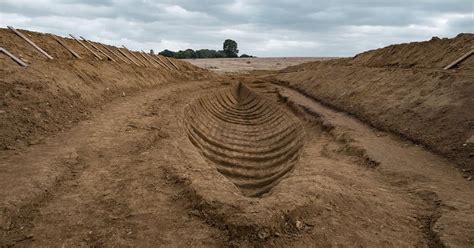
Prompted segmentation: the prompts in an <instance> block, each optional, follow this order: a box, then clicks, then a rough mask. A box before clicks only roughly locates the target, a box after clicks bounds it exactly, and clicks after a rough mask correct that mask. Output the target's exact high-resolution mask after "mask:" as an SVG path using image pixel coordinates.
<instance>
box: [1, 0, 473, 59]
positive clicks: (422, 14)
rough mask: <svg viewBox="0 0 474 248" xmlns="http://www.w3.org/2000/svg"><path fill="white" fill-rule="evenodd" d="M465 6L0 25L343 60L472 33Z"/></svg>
mask: <svg viewBox="0 0 474 248" xmlns="http://www.w3.org/2000/svg"><path fill="white" fill-rule="evenodd" d="M473 22H474V11H473V2H472V1H470V0H451V1H445V0H443V1H441V0H431V1H428V0H417V1H405V2H400V1H375V0H365V1H357V2H356V1H348V0H332V1H328V0H325V1H302V0H294V1H291V0H273V1H270V0H264V1H257V0H234V1H218V0H203V1H191V0H174V1H172V0H163V1H152V0H141V1H132V0H99V1H98V0H94V1H93V0H86V1H80V0H36V1H35V0H2V1H0V25H1V26H6V25H13V26H17V27H20V28H26V29H33V30H37V31H42V32H54V33H58V34H63V35H64V34H67V33H71V32H72V33H74V32H78V33H80V34H81V35H84V36H87V37H90V38H91V39H96V40H98V41H103V42H108V43H112V44H116V45H119V44H121V43H127V44H126V45H129V46H130V47H132V48H134V49H144V50H146V49H150V48H153V49H154V50H162V49H165V48H172V49H185V48H188V47H190V48H193V49H200V48H211V49H220V48H221V45H222V42H223V40H224V39H226V38H231V39H235V40H236V41H237V42H238V43H239V48H240V51H241V52H243V53H248V54H255V55H257V56H349V55H353V54H355V53H358V52H361V51H363V50H366V49H372V48H377V47H381V46H385V45H388V44H391V43H398V42H407V41H411V40H420V39H429V38H430V37H431V36H443V37H444V36H450V37H452V36H455V35H456V34H457V33H459V32H473V26H474V23H473Z"/></svg>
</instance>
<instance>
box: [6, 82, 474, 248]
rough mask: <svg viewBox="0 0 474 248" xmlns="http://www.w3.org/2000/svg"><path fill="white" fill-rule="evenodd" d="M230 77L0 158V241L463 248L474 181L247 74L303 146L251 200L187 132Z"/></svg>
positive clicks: (133, 101)
mask: <svg viewBox="0 0 474 248" xmlns="http://www.w3.org/2000/svg"><path fill="white" fill-rule="evenodd" d="M234 81H235V82H236V80H233V79H230V78H229V79H228V80H227V82H226V83H221V82H220V81H219V82H217V81H212V80H211V81H205V80H203V81H188V82H182V83H181V84H165V85H164V86H162V87H160V88H155V89H152V90H149V91H147V92H141V93H139V94H137V95H136V96H129V97H124V98H119V99H116V100H114V101H113V102H111V103H109V104H107V105H105V106H103V107H102V108H101V109H97V110H95V111H93V113H92V114H91V116H90V118H88V119H87V120H84V121H82V122H79V123H78V124H77V125H76V126H74V127H72V128H71V129H70V130H68V131H65V132H63V133H59V134H57V135H55V136H51V137H49V138H46V139H45V140H44V141H43V142H41V143H39V144H35V145H32V146H30V147H27V148H24V149H18V150H13V151H11V150H6V151H1V152H0V157H1V160H0V161H1V162H0V169H1V173H0V175H1V177H2V178H1V179H2V180H0V188H2V189H7V190H2V191H1V192H0V194H1V195H0V196H1V199H3V200H2V205H1V208H2V212H1V216H0V224H1V226H2V234H1V238H0V241H1V242H0V244H1V246H2V247H3V246H5V247H10V246H43V247H44V246H48V247H56V246H107V247H108V246H163V247H189V246H193V247H223V246H244V247H245V246H257V247H259V246H260V247H286V246H289V245H291V246H294V247H308V246H316V247H329V246H349V247H353V246H362V247H382V246H383V247H402V246H404V247H407V246H418V247H443V246H453V247H470V246H471V247H472V245H473V244H474V225H473V223H474V213H473V209H474V208H473V201H474V200H473V199H474V186H473V184H472V182H470V181H466V180H464V179H463V178H462V175H460V174H459V173H458V172H457V171H456V170H455V169H454V168H453V166H452V165H451V162H450V161H447V160H446V159H443V158H441V157H439V156H437V155H434V154H432V153H430V152H428V151H426V150H424V149H423V148H422V147H419V146H416V145H414V144H412V143H410V142H408V141H406V140H402V139H400V138H398V137H396V136H394V135H391V134H389V133H385V132H380V131H378V130H375V129H373V128H371V127H369V126H367V125H365V124H364V123H361V122H360V121H358V120H356V119H354V118H352V117H350V116H347V115H346V114H344V113H340V112H337V111H334V110H332V109H329V108H327V107H324V106H323V105H321V104H318V103H317V102H315V101H314V100H312V99H310V98H308V97H306V96H304V95H302V94H300V93H298V92H296V91H294V90H291V89H288V88H284V87H281V86H278V85H274V84H273V83H272V82H271V81H262V80H252V79H250V80H246V79H242V81H244V83H245V85H247V86H248V87H249V89H250V90H251V91H252V92H255V94H257V95H258V96H259V97H261V98H262V99H265V102H269V103H268V104H271V105H273V106H274V107H268V110H269V111H270V110H271V111H273V112H271V113H275V112H274V111H276V112H278V111H277V110H272V109H273V108H276V109H280V110H279V111H283V112H285V113H288V114H290V115H292V116H293V117H292V118H296V119H297V122H298V123H299V125H301V127H302V128H303V129H304V132H305V135H304V138H303V139H304V146H303V147H302V148H301V154H300V155H299V158H298V160H297V161H296V162H295V163H294V164H293V165H292V166H291V168H290V170H288V171H286V172H285V174H284V175H282V176H281V177H279V178H278V179H277V180H276V181H272V184H271V186H272V187H271V188H269V189H268V190H266V191H265V192H264V193H263V194H259V195H258V196H257V197H248V196H247V195H246V194H245V191H242V189H241V187H239V185H238V183H237V184H236V181H235V180H231V179H229V177H228V176H226V175H225V173H222V170H219V166H217V165H216V163H215V162H213V161H209V160H208V159H207V158H206V156H203V155H204V154H203V153H202V152H203V150H202V149H200V147H199V146H196V145H195V144H193V143H192V142H191V140H190V139H189V131H187V128H186V125H187V124H186V123H188V121H189V120H188V119H187V118H188V117H187V115H186V114H185V109H186V107H188V106H190V105H191V104H193V103H192V101H191V99H199V98H202V97H204V96H209V95H211V94H210V93H217V92H222V91H226V90H228V89H231V87H232V83H234ZM248 102H249V103H250V105H248V107H249V108H245V109H250V110H252V109H253V108H254V109H253V110H256V109H260V107H259V106H258V104H255V105H252V102H253V101H248ZM190 103H191V104H190ZM211 105H212V104H211ZM211 105H206V106H208V107H209V108H214V107H213V106H211ZM220 106H221V107H225V105H220ZM265 106H266V105H263V107H262V108H267V107H265ZM214 110H215V109H214ZM200 111H201V110H200ZM202 111H204V110H202ZM206 111H207V110H206ZM253 112H254V111H253ZM265 113H266V112H265V111H264V112H262V116H263V117H262V118H264V119H265V120H267V118H269V120H272V118H273V117H272V116H273V115H274V114H268V116H267V114H265ZM254 114H255V113H254ZM273 122H275V121H273ZM250 124H251V123H250ZM293 126H294V125H293ZM284 130H286V129H281V130H279V131H278V132H283V131H284ZM288 130H290V129H288ZM290 141H291V140H290ZM224 143H225V142H224ZM295 144H297V143H295ZM219 149H220V148H219ZM219 149H217V148H213V152H217V151H219ZM272 150H275V149H272ZM242 151H243V153H244V155H245V153H246V152H247V153H248V152H251V151H247V150H242ZM242 151H241V153H242ZM289 151H290V152H292V151H291V150H289ZM277 154H281V153H277ZM292 154H293V153H292ZM237 155H239V154H237ZM239 156H243V155H242V154H240V155H239ZM262 156H263V157H268V155H267V154H263V155H262V154H260V155H259V157H254V158H253V159H255V158H259V159H261V158H262ZM230 161H231V162H232V161H234V160H230ZM275 164H276V165H278V166H280V165H282V164H281V163H275ZM283 164H285V165H286V163H283ZM282 168H288V167H282ZM237 181H238V180H237ZM273 182H275V183H273Z"/></svg>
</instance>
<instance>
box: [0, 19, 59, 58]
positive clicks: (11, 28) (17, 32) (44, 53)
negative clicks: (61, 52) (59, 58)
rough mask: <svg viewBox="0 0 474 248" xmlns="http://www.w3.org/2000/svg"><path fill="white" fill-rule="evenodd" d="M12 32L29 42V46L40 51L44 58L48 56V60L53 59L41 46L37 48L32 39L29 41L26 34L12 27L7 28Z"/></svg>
mask: <svg viewBox="0 0 474 248" xmlns="http://www.w3.org/2000/svg"><path fill="white" fill-rule="evenodd" d="M7 27H8V28H9V29H10V30H11V31H13V32H14V33H15V34H17V35H18V36H20V37H21V38H22V39H24V40H25V41H26V42H28V44H30V45H31V46H32V47H34V48H35V49H36V50H38V51H39V52H40V53H42V54H43V55H44V56H46V58H48V59H53V57H51V55H49V54H48V53H47V52H45V51H44V50H43V49H41V48H40V47H39V46H37V45H36V44H35V43H34V42H33V41H31V40H30V39H28V37H26V36H25V35H24V34H22V33H21V32H20V31H18V30H16V29H15V28H14V27H11V26H7Z"/></svg>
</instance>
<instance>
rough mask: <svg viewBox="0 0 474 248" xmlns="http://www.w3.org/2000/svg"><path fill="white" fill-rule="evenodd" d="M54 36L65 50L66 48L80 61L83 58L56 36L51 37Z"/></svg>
mask: <svg viewBox="0 0 474 248" xmlns="http://www.w3.org/2000/svg"><path fill="white" fill-rule="evenodd" d="M51 36H53V38H54V39H55V40H56V41H57V42H58V43H59V44H61V46H63V47H64V48H66V50H68V51H69V52H70V53H71V54H72V55H73V56H74V57H76V58H78V59H80V58H81V56H79V54H77V53H76V52H74V51H73V50H72V49H71V48H69V47H68V46H67V45H66V44H65V43H64V42H63V41H62V40H61V39H60V38H58V37H57V36H56V35H51Z"/></svg>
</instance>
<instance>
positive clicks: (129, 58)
mask: <svg viewBox="0 0 474 248" xmlns="http://www.w3.org/2000/svg"><path fill="white" fill-rule="evenodd" d="M117 50H118V51H119V52H120V53H121V54H122V55H123V56H125V57H126V58H127V59H128V60H130V61H132V63H134V64H135V65H136V66H139V65H138V64H137V62H135V61H134V60H133V59H132V58H131V57H130V56H128V55H127V54H126V53H124V52H123V51H122V50H120V48H117Z"/></svg>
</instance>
